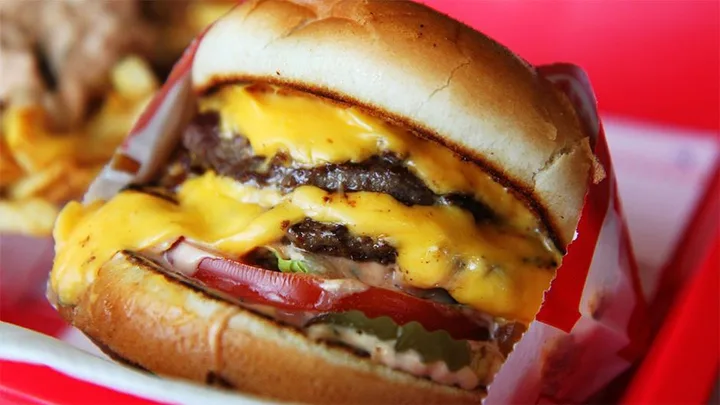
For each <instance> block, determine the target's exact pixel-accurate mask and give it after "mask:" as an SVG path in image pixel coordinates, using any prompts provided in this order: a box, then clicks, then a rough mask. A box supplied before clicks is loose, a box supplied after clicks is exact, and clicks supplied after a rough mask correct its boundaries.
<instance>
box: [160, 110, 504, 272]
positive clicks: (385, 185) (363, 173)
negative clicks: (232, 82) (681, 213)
mask: <svg viewBox="0 0 720 405" xmlns="http://www.w3.org/2000/svg"><path fill="white" fill-rule="evenodd" d="M219 124H220V118H219V116H218V114H217V113H205V114H198V115H197V116H196V117H195V118H194V119H193V121H192V122H191V123H190V124H189V125H188V127H187V128H186V130H185V132H184V133H183V136H182V143H181V145H180V146H179V147H178V149H177V150H176V151H175V154H174V157H173V158H172V159H171V162H170V164H169V165H168V166H167V168H166V170H165V172H164V173H163V174H162V175H161V176H160V178H159V180H158V182H157V183H158V185H159V186H161V187H162V188H165V189H174V188H175V187H176V186H177V185H179V184H181V183H182V182H183V181H185V179H186V178H187V177H188V176H189V175H197V174H202V173H204V172H205V171H207V170H213V171H214V172H216V173H218V174H220V175H222V176H227V177H231V178H233V179H235V180H237V181H239V182H241V183H243V184H250V185H254V186H258V187H267V186H275V187H277V188H278V189H279V190H281V191H282V192H290V191H292V190H294V189H295V188H297V187H300V186H304V185H311V186H315V187H318V188H321V189H323V190H325V191H330V192H336V191H348V192H358V191H367V192H374V193H384V194H388V195H391V196H392V197H393V198H395V199H396V200H397V201H399V202H401V203H403V204H405V205H408V206H410V205H425V206H429V205H446V204H451V205H455V206H458V207H460V208H462V209H464V210H467V211H468V212H470V213H472V215H473V217H474V218H475V220H476V221H477V222H489V221H496V220H497V218H496V217H495V215H494V214H493V212H492V210H491V209H490V208H489V207H488V206H487V205H485V204H483V203H482V202H480V201H478V200H476V199H475V198H474V197H472V196H469V195H465V194H450V195H437V194H435V193H434V192H433V191H432V190H430V189H429V188H428V187H427V186H426V185H425V183H424V182H423V181H422V180H421V179H420V178H418V177H417V176H416V175H415V174H414V173H412V172H411V171H410V170H409V169H408V168H407V167H406V166H405V165H404V162H403V160H402V159H401V158H399V157H398V156H396V155H394V154H391V153H387V154H382V155H379V156H372V157H370V158H368V159H367V160H364V161H362V162H347V163H341V164H336V163H328V164H325V165H322V166H318V167H312V168H307V167H299V166H298V165H296V164H294V162H293V161H292V160H291V159H290V157H288V156H287V155H284V154H279V155H276V156H272V157H269V158H268V157H266V156H256V155H255V154H254V153H253V150H252V147H251V145H250V143H249V141H248V140H247V138H245V137H243V136H241V135H238V134H236V135H235V136H233V137H223V136H221V134H220V125H219ZM286 236H287V239H288V240H289V241H291V242H292V243H293V244H295V245H296V246H297V247H300V248H303V249H305V250H308V251H311V252H316V253H323V254H327V255H330V256H338V257H346V258H349V259H353V260H356V261H376V262H379V263H383V264H388V263H393V262H394V261H395V257H396V255H397V252H396V251H395V249H394V248H393V247H392V246H390V245H389V244H387V243H385V242H383V241H379V240H373V239H372V238H369V237H360V236H353V235H351V234H350V233H349V231H348V229H347V227H345V226H342V225H336V224H323V223H319V222H316V221H311V220H309V219H307V220H305V221H303V222H301V223H299V224H296V225H294V226H292V227H290V228H289V229H288V231H287V233H286Z"/></svg>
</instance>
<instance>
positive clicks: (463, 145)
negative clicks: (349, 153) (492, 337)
mask: <svg viewBox="0 0 720 405" xmlns="http://www.w3.org/2000/svg"><path fill="white" fill-rule="evenodd" d="M192 80H193V85H194V87H195V89H196V90H197V91H204V90H206V89H208V88H210V87H212V86H215V85H217V84H220V83H224V82H229V81H245V80H248V81H252V80H261V81H269V82H272V83H276V84H280V85H288V86H293V87H297V88H301V89H303V90H306V91H310V92H313V93H316V94H320V95H323V96H326V97H331V98H334V99H339V100H344V101H348V102H351V103H354V104H357V105H360V106H363V107H365V108H367V109H369V110H372V111H374V112H375V113H380V114H382V115H384V116H386V117H388V118H391V119H393V120H396V121H400V122H403V123H405V124H406V125H409V126H411V127H414V128H415V129H416V130H417V131H418V134H419V135H421V136H424V137H428V138H431V139H434V140H437V141H439V142H441V143H442V144H444V145H446V146H447V147H450V148H452V149H454V150H456V151H457V152H459V153H461V154H462V155H464V156H466V157H469V158H472V159H473V160H475V161H476V162H477V163H478V164H480V165H482V166H483V167H485V168H486V169H487V170H488V171H489V172H491V173H492V174H493V175H495V176H496V177H497V178H499V179H500V180H501V181H503V182H505V183H506V184H509V185H511V186H512V187H513V188H514V189H515V190H516V191H518V192H519V193H520V194H521V195H523V196H524V197H525V198H526V199H527V200H528V201H529V202H530V203H532V204H533V205H534V207H535V209H537V211H538V213H539V215H541V217H542V218H543V220H544V221H545V223H546V224H547V225H548V227H549V228H550V230H551V231H552V232H553V233H554V234H555V236H556V240H557V241H558V242H560V244H561V245H562V246H561V247H564V246H566V245H567V244H568V243H569V242H570V241H571V240H572V238H573V235H574V232H575V228H576V227H577V223H578V220H579V216H580V211H581V208H582V205H583V201H584V196H585V193H586V190H587V185H588V182H589V178H590V177H589V176H590V171H591V167H592V152H591V150H590V143H589V140H588V136H587V134H585V133H583V132H582V130H581V126H580V122H579V119H578V116H577V114H576V113H575V111H574V109H573V107H572V105H571V104H570V102H569V100H568V99H567V98H566V97H565V95H564V94H562V93H560V92H559V91H558V90H556V89H555V88H554V86H553V85H552V84H551V83H550V82H548V81H547V80H545V79H544V78H542V77H540V76H539V75H538V73H537V72H536V70H535V69H534V68H533V67H532V66H530V65H529V64H527V63H525V62H524V61H523V60H522V59H520V58H519V57H518V56H516V55H515V54H513V53H512V52H511V51H509V50H508V49H507V48H505V47H503V46H502V45H500V44H498V43H497V42H495V41H493V40H492V39H490V38H488V37H486V36H485V35H483V34H481V33H479V32H477V31H474V30H473V29H472V28H470V27H468V26H466V25H464V24H462V23H460V22H458V21H455V20H453V19H451V18H449V17H447V16H445V15H442V14H440V13H438V12H437V11H434V10H432V9H431V8H428V7H426V6H424V5H421V4H417V3H413V2H411V1H386V0H248V1H246V2H244V3H243V4H242V5H240V6H238V7H237V8H235V9H234V10H233V11H231V12H230V13H229V14H228V15H226V16H225V17H224V18H223V19H221V20H220V21H218V22H217V23H216V24H215V25H214V26H213V27H212V28H211V29H210V30H209V31H208V32H207V34H206V35H205V37H204V39H203V40H202V42H201V43H200V45H199V48H198V50H197V54H196V55H195V61H194V65H193V70H192Z"/></svg>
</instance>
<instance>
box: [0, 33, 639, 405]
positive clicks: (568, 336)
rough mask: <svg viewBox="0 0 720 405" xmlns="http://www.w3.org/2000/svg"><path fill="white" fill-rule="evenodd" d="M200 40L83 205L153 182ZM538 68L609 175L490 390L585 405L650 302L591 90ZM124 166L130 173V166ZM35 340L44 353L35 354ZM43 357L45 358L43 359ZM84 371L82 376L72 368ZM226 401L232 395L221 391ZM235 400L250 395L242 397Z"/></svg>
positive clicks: (6, 344) (18, 347) (137, 388)
mask: <svg viewBox="0 0 720 405" xmlns="http://www.w3.org/2000/svg"><path fill="white" fill-rule="evenodd" d="M201 40H202V39H201V38H200V39H198V40H196V41H195V42H194V43H193V44H192V45H191V46H190V47H189V49H188V51H187V52H186V54H185V55H184V56H183V58H182V59H181V61H180V62H179V63H178V64H177V65H176V67H175V69H174V71H173V73H172V74H171V77H170V78H169V79H168V81H167V83H166V84H165V86H164V87H163V89H162V90H161V92H160V94H159V95H158V96H157V97H156V98H155V100H154V101H153V102H152V103H151V105H150V106H149V107H148V109H147V110H146V111H145V113H144V114H143V116H142V117H141V118H140V120H139V121H138V123H137V125H136V126H135V128H134V129H133V131H132V132H131V134H130V136H129V137H128V139H127V140H126V142H125V144H124V145H122V146H121V147H120V148H119V149H118V151H117V153H116V156H115V158H114V159H113V162H111V164H109V165H108V166H107V167H106V168H105V169H104V170H103V171H102V172H101V174H100V175H99V177H98V179H97V180H96V181H95V182H94V183H93V185H92V186H91V187H90V189H89V191H88V193H87V195H86V197H85V200H86V201H92V200H95V199H107V198H109V197H111V196H112V195H113V194H115V193H116V192H117V191H118V190H119V189H120V188H122V187H123V186H125V185H126V184H128V183H130V182H132V181H142V179H144V178H147V176H149V175H151V174H152V172H153V170H154V169H155V168H156V167H157V166H158V165H159V164H160V163H162V161H163V160H164V157H163V154H164V153H166V152H167V151H168V150H169V147H168V146H169V145H172V144H173V143H174V142H176V140H177V134H178V133H179V128H181V127H182V125H183V124H184V123H185V121H186V120H187V118H188V117H189V116H190V114H188V113H187V112H188V111H189V110H188V109H189V108H191V107H192V102H193V100H192V96H191V92H190V78H189V74H188V73H189V68H190V65H191V64H192V58H193V56H194V52H195V49H196V48H197V44H198V43H199V41H201ZM539 70H540V72H541V73H542V74H544V75H545V76H546V77H548V78H549V79H550V80H552V81H553V82H555V83H556V84H557V86H558V88H559V89H561V90H562V91H564V92H565V93H566V94H568V95H569V96H570V99H571V100H572V102H573V103H574V104H575V106H576V108H577V110H578V111H579V112H580V115H581V116H582V119H583V122H584V125H585V127H586V128H587V130H588V131H590V132H591V133H592V134H593V139H594V143H595V146H594V149H595V153H596V155H597V156H598V158H599V160H600V162H601V163H602V165H603V167H604V169H605V171H606V173H607V176H606V178H605V180H604V181H602V182H601V183H599V184H597V185H593V186H592V187H591V189H590V191H589V193H588V196H587V199H586V205H585V207H584V209H583V214H582V217H581V221H580V225H579V228H578V231H577V238H576V240H575V241H574V242H573V243H572V245H571V246H570V248H569V251H568V254H567V256H566V257H565V260H564V262H563V266H562V267H561V268H560V270H559V271H558V276H557V278H556V280H555V281H554V282H553V286H552V288H551V290H550V291H549V292H548V293H547V294H546V299H545V302H544V304H543V307H542V308H541V311H540V313H539V315H538V317H537V320H536V321H535V322H533V323H532V324H531V325H530V328H529V330H528V332H527V333H526V335H525V336H524V337H523V338H522V340H521V341H520V342H519V343H518V344H517V346H516V348H515V350H514V352H513V353H512V354H511V355H510V357H509V359H508V360H507V362H506V364H505V365H504V366H503V367H502V369H501V370H500V372H499V373H498V375H497V376H496V379H495V382H494V383H493V384H492V385H491V386H490V387H489V392H488V396H487V398H486V400H485V403H487V404H507V403H524V404H527V403H544V404H550V403H557V404H560V403H563V404H565V403H576V402H581V401H583V400H584V399H586V398H588V397H589V396H590V395H592V394H594V393H596V392H597V391H599V390H600V389H601V388H602V387H603V386H605V385H606V384H607V383H608V382H609V381H610V380H611V379H613V378H614V377H616V376H618V375H619V374H620V373H622V372H623V371H624V370H626V369H627V368H628V367H629V366H630V365H631V364H632V363H633V361H635V360H637V358H638V357H639V355H640V353H641V352H642V349H643V348H644V347H645V331H646V321H647V317H646V313H645V298H644V297H643V296H642V293H641V288H640V285H639V282H638V280H639V278H638V274H637V267H636V265H635V262H634V258H633V254H632V249H631V247H630V244H629V240H628V237H627V235H628V234H627V227H626V224H625V220H624V216H623V213H622V209H621V207H620V204H619V200H618V198H617V192H616V184H615V178H614V172H613V167H612V163H611V161H610V158H609V155H608V151H607V144H606V140H605V135H604V132H603V130H602V125H601V124H600V122H599V119H598V115H597V110H596V103H595V98H594V95H593V92H592V89H591V87H590V85H589V82H588V80H587V77H586V75H585V74H584V73H583V72H582V70H580V69H579V68H577V67H574V66H572V65H553V66H547V67H541V68H539ZM123 162H126V163H127V162H135V163H137V164H139V166H138V165H135V164H134V163H133V164H130V165H127V164H123ZM133 166H135V167H133ZM128 167H133V170H125V169H124V168H128ZM0 330H2V333H3V336H2V337H3V349H2V350H0V357H5V356H13V357H12V358H14V359H25V360H27V361H30V362H43V363H46V364H50V365H51V366H53V367H56V368H58V369H60V370H63V371H65V372H68V373H73V375H75V376H77V377H78V378H81V379H87V380H89V381H93V382H95V383H97V384H100V385H104V386H108V387H112V388H114V389H116V390H120V391H127V392H132V393H134V394H136V395H141V396H143V395H147V396H148V397H149V398H150V397H152V398H156V399H157V398H159V397H157V396H151V395H157V393H158V391H157V390H160V391H162V389H160V388H158V387H165V389H176V388H177V389H178V390H180V389H181V388H180V387H183V384H181V383H177V382H167V384H170V385H167V386H163V384H164V382H163V381H161V380H158V379H155V378H148V377H143V378H141V377H140V375H143V376H144V374H142V373H136V372H133V371H131V370H128V369H126V368H119V366H117V365H113V364H111V363H109V362H106V361H104V360H98V359H97V358H93V359H84V358H83V359H82V362H85V361H87V362H88V363H87V364H83V365H78V364H76V363H80V362H81V358H82V357H83V356H82V355H81V354H80V353H78V352H77V351H75V350H73V349H70V348H67V347H64V346H63V345H61V344H58V343H56V342H52V341H50V340H48V339H40V338H35V337H33V338H32V339H30V338H26V337H25V336H24V335H22V334H21V333H20V332H18V331H15V330H11V329H10V328H9V327H7V326H3V328H2V329H0ZM28 339H30V340H28ZM30 342H32V344H30ZM36 343H37V344H38V345H41V347H35V346H34V345H35V344H36ZM41 352H42V353H45V354H44V355H43V356H39V355H38V353H41ZM71 363H72V364H71ZM79 369H82V370H83V372H79V371H76V370H79ZM109 376H112V378H111V377H109ZM130 381H132V383H130ZM170 387H172V388H170ZM182 389H183V390H184V391H183V393H184V394H183V395H182V396H178V397H173V398H178V401H179V402H183V403H209V402H208V401H210V399H209V398H210V397H209V395H210V392H211V391H210V390H206V389H199V388H197V387H195V386H192V385H187V387H186V388H182ZM178 392H180V391H178ZM212 395H221V394H215V393H213V394H212ZM212 398H220V397H212ZM222 398H225V399H228V398H231V397H230V396H227V395H225V394H222ZM232 398H235V399H238V400H241V399H245V398H246V397H244V396H242V395H240V394H238V395H237V396H234V397H232ZM172 401H173V402H174V401H175V399H172ZM248 401H249V399H248Z"/></svg>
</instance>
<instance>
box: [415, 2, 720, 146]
mask: <svg viewBox="0 0 720 405" xmlns="http://www.w3.org/2000/svg"><path fill="white" fill-rule="evenodd" d="M424 2H425V3H426V4H428V5H430V6H432V7H434V8H436V9H438V10H440V11H443V12H446V13H448V14H450V15H452V16H453V17H455V18H458V19H460V20H462V21H464V22H465V23H467V24H469V25H471V26H473V27H475V28H477V29H479V30H481V31H483V32H485V33H486V34H488V35H490V36H492V37H494V38H495V39H497V40H498V41H499V42H501V43H503V44H504V45H506V46H508V47H509V48H510V49H512V50H513V51H515V52H517V53H518V54H520V55H521V56H522V57H523V58H525V59H527V60H528V61H529V62H530V63H532V64H544V63H552V62H560V61H565V62H572V63H575V64H577V65H580V66H581V67H583V68H584V69H585V70H586V71H587V72H588V74H589V75H590V81H591V83H593V87H594V88H595V90H596V92H597V97H598V102H599V106H600V109H601V111H602V112H604V113H606V114H607V113H611V114H617V115H624V116H630V117H633V118H639V119H642V120H647V121H653V122H660V123H665V124H671V125H673V126H684V127H693V128H699V129H706V130H712V131H713V132H715V133H717V131H718V130H720V113H719V110H720V77H719V76H720V28H718V27H719V26H720V22H719V21H720V2H718V1H715V0H696V1H691V0H689V1H685V0H675V1H666V0H663V1H661V0H657V1H616V0H609V1H599V0H590V1H569V0H559V1H552V2H551V1H507V2H501V1H481V0H477V1H473V0H465V1H448V0H424Z"/></svg>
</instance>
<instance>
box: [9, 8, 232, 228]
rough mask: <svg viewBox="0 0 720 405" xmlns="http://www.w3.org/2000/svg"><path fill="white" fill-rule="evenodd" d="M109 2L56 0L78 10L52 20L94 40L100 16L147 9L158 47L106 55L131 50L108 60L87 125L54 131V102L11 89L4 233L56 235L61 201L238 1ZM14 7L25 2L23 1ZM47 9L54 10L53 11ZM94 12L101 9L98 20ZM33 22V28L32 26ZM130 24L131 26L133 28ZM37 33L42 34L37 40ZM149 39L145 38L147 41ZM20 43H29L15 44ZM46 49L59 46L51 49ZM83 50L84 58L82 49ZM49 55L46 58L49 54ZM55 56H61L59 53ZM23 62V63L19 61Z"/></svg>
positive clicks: (83, 185)
mask: <svg viewBox="0 0 720 405" xmlns="http://www.w3.org/2000/svg"><path fill="white" fill-rule="evenodd" d="M17 1H21V0H17ZM108 1H109V2H108V3H107V4H106V5H102V4H101V3H93V4H89V5H88V7H86V6H84V5H82V4H74V3H68V7H69V8H67V9H66V8H64V6H63V5H62V4H61V3H60V2H58V3H55V4H53V6H57V7H56V8H57V10H59V11H58V12H60V11H63V10H65V11H68V10H75V11H72V12H69V14H68V13H66V14H67V15H64V17H65V18H66V19H65V20H62V19H60V20H57V21H56V22H53V23H54V24H55V23H57V24H59V25H57V27H58V28H59V27H64V28H65V29H66V30H70V31H68V32H71V33H73V32H74V33H75V34H78V33H81V34H78V35H80V37H78V38H82V39H83V40H87V39H88V38H87V36H88V35H90V36H92V35H93V32H94V31H92V29H95V28H97V26H102V25H103V24H105V23H103V22H98V21H99V20H97V18H103V20H102V21H107V24H110V25H112V24H113V23H117V21H125V23H127V21H130V20H127V19H123V18H125V17H127V18H129V17H128V15H129V14H122V13H132V12H133V11H132V10H135V11H138V10H142V12H141V13H140V14H142V15H144V16H145V17H146V19H145V20H144V21H143V22H139V24H141V26H142V27H144V28H143V29H144V30H145V31H142V32H145V33H146V34H148V36H147V38H145V36H144V35H140V36H141V38H140V39H142V38H145V39H147V41H154V42H153V43H154V44H155V45H154V47H153V48H151V49H149V50H150V51H151V52H150V53H148V52H143V53H142V54H138V53H136V54H132V51H130V50H129V49H127V48H124V50H122V51H120V49H121V48H122V47H119V48H117V49H116V48H113V49H112V50H111V51H110V52H106V53H107V55H105V56H109V57H112V56H113V55H114V54H113V52H117V51H120V52H124V53H121V54H120V58H118V59H117V61H116V62H114V64H110V65H108V67H110V66H112V69H111V70H110V71H109V72H107V73H106V76H107V77H106V78H105V79H104V80H105V81H107V82H108V83H109V86H108V89H107V90H106V91H105V92H104V93H103V94H102V98H101V101H98V102H96V103H92V104H91V107H96V108H91V109H92V110H94V112H93V113H92V114H89V115H88V117H86V118H84V120H83V121H82V123H81V125H79V126H74V127H72V129H63V130H57V129H53V128H57V125H53V124H54V122H53V119H54V120H55V121H57V119H58V116H57V112H55V115H51V114H50V112H49V111H48V110H47V105H45V104H43V98H42V97H37V95H34V96H28V95H27V94H25V93H23V92H21V93H20V94H10V95H11V96H14V97H12V98H11V99H10V100H12V101H11V102H10V103H8V104H5V105H4V106H3V105H0V135H1V136H0V234H2V233H20V234H29V235H35V236H47V235H50V233H51V232H52V227H53V222H54V220H55V216H56V215H57V213H58V212H59V209H60V207H61V206H62V205H63V204H64V203H66V202H67V201H69V200H73V199H79V198H81V197H82V195H83V194H84V192H85V190H86V189H87V187H88V186H89V184H90V182H91V181H92V179H93V178H94V177H95V176H96V175H97V173H98V172H99V171H100V170H101V169H102V167H103V166H104V165H105V164H106V163H107V161H108V160H109V159H110V158H111V157H112V154H113V152H114V151H115V148H116V147H117V146H118V145H119V144H120V143H121V142H122V140H123V139H124V138H125V136H126V135H127V133H128V132H129V130H130V128H131V127H132V125H133V123H134V122H135V120H136V118H137V117H138V116H139V114H140V113H141V112H142V110H143V109H144V108H145V106H146V105H147V103H148V102H149V101H150V99H151V98H152V95H153V94H154V93H155V92H156V91H157V90H158V89H159V87H160V85H161V82H162V80H163V76H164V75H166V74H167V73H169V67H170V66H172V65H173V64H174V62H175V61H176V60H177V59H178V58H179V56H180V55H181V54H182V52H183V51H184V49H185V47H186V46H187V45H188V44H189V43H190V41H191V40H192V39H193V38H194V37H195V35H197V34H198V33H199V32H200V31H202V30H203V29H204V28H205V27H206V26H207V25H209V24H211V23H212V22H213V21H215V20H216V19H218V18H220V17H221V16H222V15H223V14H224V13H226V12H227V11H228V10H230V8H231V7H232V6H234V5H235V1H228V0H177V1H172V2H161V1H140V2H138V3H137V7H139V8H135V9H133V7H134V6H132V5H127V4H125V5H118V4H116V3H114V2H113V0H108ZM14 5H15V6H22V5H23V4H22V3H20V2H18V3H14ZM89 6H92V7H89ZM115 6H118V7H115ZM125 6H127V7H125ZM16 8H17V7H16ZM91 9H92V10H91ZM53 10H55V8H53ZM112 10H115V12H117V13H121V14H118V16H119V17H118V19H117V20H113V17H112V15H111V14H107V13H112V12H113V11H112ZM6 11H8V10H6ZM45 11H48V12H49V11H50V9H48V10H45ZM86 11H87V13H88V15H76V18H77V20H76V21H75V22H71V21H69V20H67V18H68V17H69V16H71V15H75V14H83V13H85V12H86ZM92 13H100V14H99V15H98V16H97V18H94V17H92V15H94V14H92ZM103 13H104V14H103ZM46 14H47V13H46ZM9 15H11V14H5V16H4V17H3V18H19V20H18V21H17V23H18V24H20V25H18V27H22V26H23V25H22V24H25V26H27V25H28V21H24V20H23V18H25V20H27V16H28V14H27V13H16V14H12V15H15V16H17V17H8V16H9ZM121 15H123V16H125V17H121ZM138 15H139V14H138ZM85 17H87V18H89V20H88V21H91V22H92V21H95V22H97V24H94V25H92V24H90V25H88V22H87V21H86V20H87V18H85ZM9 21H10V22H13V21H12V20H9ZM76 24H79V25H76ZM83 24H85V25H83ZM115 25H117V24H115ZM30 26H31V28H32V24H30ZM138 27H140V26H138ZM6 28H8V27H6ZM10 28H12V27H10ZM44 28H48V27H44ZM115 28H118V27H115ZM127 29H131V30H132V29H133V27H127ZM148 29H149V31H148ZM88 30H89V31H88ZM153 30H154V31H153ZM11 31H12V29H11V30H9V31H8V30H6V31H5V32H4V34H5V35H7V34H8V33H10V34H13V35H14V34H15V31H12V32H11ZM38 32H40V31H38ZM43 32H45V31H43ZM50 32H52V31H50ZM113 32H114V31H113ZM66 33H67V32H66ZM121 33H122V32H117V33H115V34H113V35H111V36H110V37H111V38H112V39H114V40H115V42H118V41H121V40H122V38H118V37H119V36H122V35H120V34H121ZM95 34H97V35H99V36H98V37H97V39H98V40H100V39H102V38H105V39H108V38H107V37H108V34H107V33H106V32H105V33H97V32H96V33H95ZM103 35H104V36H103ZM52 36H53V35H51V37H52ZM0 37H1V38H2V39H3V40H10V42H9V43H12V44H14V45H16V46H18V44H20V45H22V46H24V45H23V42H22V41H20V42H18V39H22V38H19V37H17V36H12V35H11V36H4V37H3V36H2V35H0ZM34 37H35V35H34V34H32V33H31V34H30V37H29V38H34ZM136 37H137V35H136ZM151 37H152V38H151ZM38 38H39V37H38ZM133 38H135V37H133ZM35 39H37V38H34V39H33V40H35ZM137 39H138V38H135V40H137ZM128 41H130V40H129V39H128ZM147 41H140V42H143V44H145V42H147ZM59 42H60V43H62V41H59ZM66 42H67V41H66ZM83 43H84V42H83ZM127 43H128V44H130V42H127ZM46 45H47V44H46ZM49 45H52V44H49ZM114 45H117V43H114ZM135 45H138V44H135ZM141 45H142V44H141ZM145 45H146V44H145ZM78 46H80V45H78ZM131 48H132V47H131ZM140 48H143V49H144V51H147V50H148V49H146V48H144V47H140ZM17 49H20V50H22V49H25V48H14V50H17ZM45 51H46V52H52V48H51V49H50V50H48V49H45ZM101 51H102V50H101ZM105 51H107V50H105ZM17 55H20V56H22V57H24V58H26V59H28V60H30V59H32V58H33V55H31V54H28V53H27V52H26V53H18V54H17ZM76 55H80V56H82V52H80V54H77V53H76ZM95 55H96V54H95V53H92V54H90V55H85V57H86V59H87V60H94V59H92V57H93V56H95ZM123 55H124V56H123ZM141 55H142V56H141ZM150 55H152V57H150ZM34 57H35V58H36V59H37V60H36V61H35V63H36V64H37V65H38V66H34V67H33V69H35V68H39V66H40V65H42V63H43V57H42V56H39V55H35V56H34ZM44 59H47V56H46V57H45V58H44ZM51 60H54V61H56V62H57V60H56V59H51ZM45 62H47V60H45ZM70 62H77V63H75V65H77V64H78V63H80V64H82V63H83V62H81V61H80V60H71V61H70ZM31 65H32V63H31ZM13 66H16V65H13ZM18 66H20V65H17V66H16V67H18ZM23 66H24V65H23ZM31 67H32V66H31ZM56 67H57V66H56ZM64 67H66V66H60V67H59V68H60V69H61V70H62V68H64ZM75 67H77V66H75ZM20 70H22V69H20ZM50 70H52V69H50ZM93 72H95V73H94V74H95V75H97V74H98V71H97V69H95V70H93ZM9 73H11V74H13V73H17V72H9ZM52 73H54V74H55V76H57V77H56V78H57V79H58V80H59V83H57V86H58V88H59V89H62V88H63V85H64V83H63V78H64V77H65V76H63V74H59V75H58V73H60V72H58V71H54V72H51V75H52ZM21 77H22V76H21ZM32 79H34V80H39V79H40V78H39V77H33V78H32ZM67 80H70V82H68V83H65V84H66V85H68V86H72V83H74V82H73V80H75V81H77V77H75V76H72V75H70V76H68V79H67ZM46 84H47V83H46ZM50 87H52V86H48V89H47V90H48V91H51V90H52V89H50ZM32 88H33V89H34V88H35V87H32ZM6 90H7V89H6ZM26 90H27V89H26ZM6 95H7V94H6ZM47 96H50V97H54V94H53V93H48V94H47ZM45 100H47V97H46V98H45ZM61 104H62V103H61ZM98 104H99V105H98ZM61 117H62V114H61ZM55 124H57V123H55Z"/></svg>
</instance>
